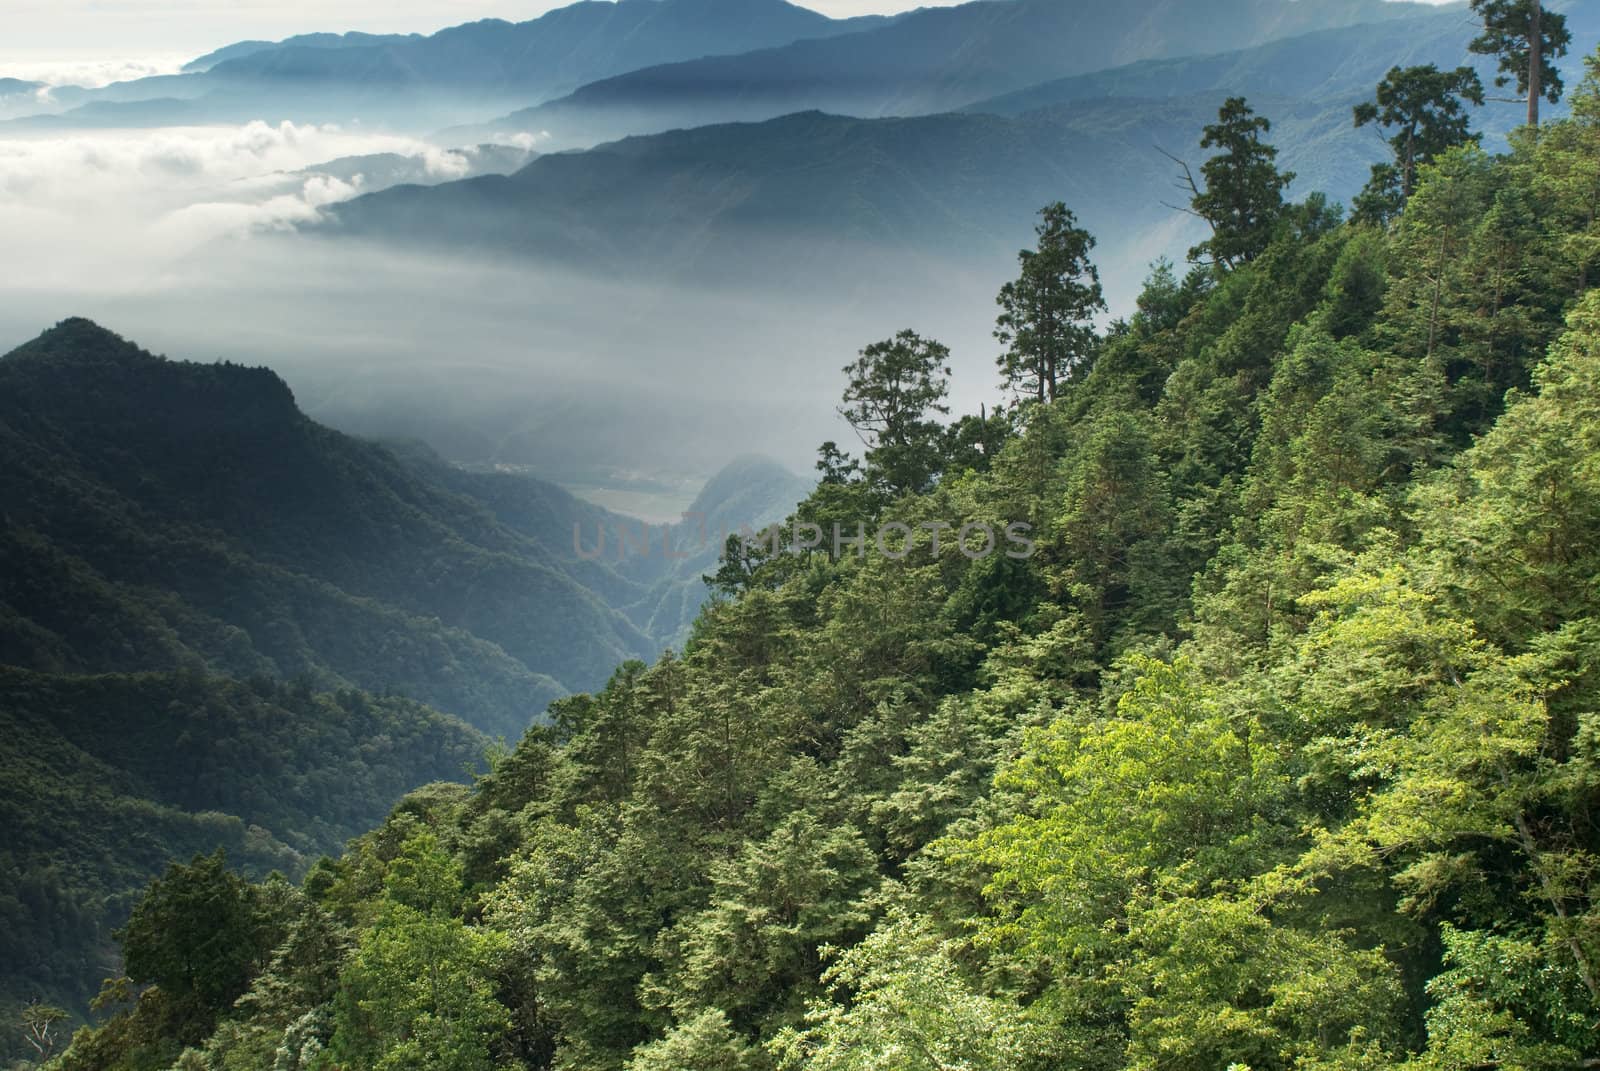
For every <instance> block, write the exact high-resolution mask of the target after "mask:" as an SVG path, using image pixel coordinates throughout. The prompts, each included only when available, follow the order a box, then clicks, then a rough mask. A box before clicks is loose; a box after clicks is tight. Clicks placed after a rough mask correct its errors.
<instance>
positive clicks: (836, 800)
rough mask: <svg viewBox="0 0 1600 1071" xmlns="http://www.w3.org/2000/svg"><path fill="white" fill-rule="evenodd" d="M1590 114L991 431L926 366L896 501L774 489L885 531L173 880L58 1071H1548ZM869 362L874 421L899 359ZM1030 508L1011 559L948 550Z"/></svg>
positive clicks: (1582, 1028) (1168, 300) (1578, 743)
mask: <svg viewBox="0 0 1600 1071" xmlns="http://www.w3.org/2000/svg"><path fill="white" fill-rule="evenodd" d="M1575 95H1576V94H1575ZM1580 100H1581V101H1582V104H1581V106H1579V105H1578V102H1575V106H1574V108H1573V115H1574V118H1572V119H1569V120H1557V121H1551V122H1549V123H1547V124H1545V126H1544V129H1543V130H1542V131H1541V132H1540V134H1539V136H1538V137H1537V138H1535V137H1521V138H1518V139H1516V141H1515V144H1514V145H1512V146H1511V147H1510V151H1509V153H1508V154H1506V155H1501V156H1491V155H1489V154H1485V153H1482V152H1478V151H1474V150H1471V149H1468V150H1465V151H1462V152H1460V153H1457V154H1452V156H1451V157H1449V158H1448V159H1446V160H1444V161H1442V162H1441V164H1440V166H1438V167H1434V168H1426V169H1424V170H1423V173H1422V177H1421V185H1420V187H1419V188H1418V190H1417V191H1416V192H1415V194H1414V195H1413V197H1412V198H1411V199H1410V201H1409V204H1408V205H1407V207H1406V208H1405V210H1404V212H1403V213H1402V214H1401V215H1400V216H1399V218H1397V219H1395V220H1393V221H1392V222H1391V223H1390V224H1389V225H1388V226H1384V227H1376V226H1372V225H1370V224H1368V223H1366V222H1364V221H1363V222H1358V223H1349V222H1339V221H1337V220H1334V219H1332V218H1330V217H1329V216H1327V215H1325V214H1311V213H1293V214H1291V216H1290V218H1288V219H1287V220H1285V221H1284V222H1285V224H1286V225H1285V226H1282V227H1278V228H1274V229H1273V232H1272V233H1271V234H1270V235H1267V236H1264V237H1265V238H1266V240H1265V242H1264V244H1263V245H1262V246H1261V247H1260V248H1258V249H1257V250H1256V251H1255V253H1254V255H1252V256H1242V257H1241V258H1240V259H1239V260H1238V261H1237V262H1236V263H1234V264H1233V265H1228V266H1219V267H1217V268H1215V269H1213V270H1197V271H1194V272H1190V273H1183V274H1181V275H1180V274H1179V273H1177V272H1174V271H1163V272H1158V273H1155V274H1154V275H1153V277H1152V279H1151V281H1150V285H1149V286H1148V287H1147V288H1146V289H1145V291H1144V292H1143V293H1142V294H1141V295H1140V300H1139V301H1138V303H1137V306H1136V311H1135V312H1132V313H1130V314H1129V315H1128V316H1127V317H1126V318H1125V319H1123V320H1122V321H1120V322H1118V323H1117V324H1116V325H1115V326H1114V327H1112V328H1111V329H1109V330H1106V331H1105V332H1104V333H1103V334H1100V335H1099V337H1098V339H1097V344H1096V345H1094V346H1091V347H1086V349H1087V353H1086V354H1085V355H1084V358H1083V362H1082V363H1081V364H1079V365H1077V366H1076V367H1074V368H1072V369H1071V370H1070V371H1068V372H1063V373H1061V374H1060V375H1059V376H1057V374H1056V371H1055V370H1053V369H1051V368H1050V367H1049V365H1048V363H1047V362H1044V361H1041V362H1040V366H1038V368H1037V371H1036V373H1035V374H1037V375H1038V376H1039V378H1040V380H1041V384H1040V385H1041V388H1042V387H1043V385H1044V383H1043V381H1045V380H1048V381H1049V383H1050V384H1051V385H1052V387H1053V389H1054V396H1053V397H1048V396H1047V398H1046V399H1042V400H1038V401H1036V402H1030V403H1029V404H1027V405H1025V406H1021V407H1017V408H1016V409H1008V410H1006V411H1004V412H1003V413H1002V414H1001V415H999V416H998V418H996V417H995V416H994V415H993V414H994V411H993V410H990V411H989V412H988V413H985V411H984V410H981V409H978V408H977V406H973V407H971V408H965V407H964V411H965V414H966V417H967V418H969V419H966V420H964V421H963V425H962V426H963V427H964V428H966V429H971V430H973V431H975V432H979V431H980V428H981V429H982V430H981V432H980V433H979V434H978V435H977V436H976V438H977V439H979V440H980V441H981V443H982V448H981V449H976V448H975V446H976V445H977V444H976V443H975V442H974V441H973V439H964V438H962V437H959V436H958V437H954V438H947V437H944V436H942V435H937V434H934V433H933V432H932V431H931V429H928V428H927V427H926V425H924V424H923V421H924V420H927V419H928V418H929V417H930V416H931V413H930V410H929V408H928V406H929V404H930V403H931V400H932V399H931V398H928V397H927V396H926V395H924V398H923V399H919V400H918V401H917V402H914V403H911V404H910V406H909V412H907V411H906V409H904V408H900V409H898V411H895V412H890V411H888V410H889V407H888V406H886V407H884V410H880V412H881V414H882V416H883V417H884V422H885V423H886V424H889V423H890V422H892V423H893V425H894V434H896V435H897V436H904V437H905V438H903V439H902V442H904V441H906V440H907V439H909V440H910V441H911V442H912V443H914V444H915V445H916V446H917V447H918V448H919V451H925V453H921V455H920V456H924V457H926V458H927V463H928V465H929V467H930V469H931V471H932V473H933V474H936V476H937V478H936V479H935V480H932V481H930V483H931V486H927V487H926V488H923V489H921V490H919V489H917V488H914V487H913V488H903V487H902V488H896V484H895V482H894V481H896V479H897V474H896V470H897V469H900V465H899V457H901V456H903V455H900V454H899V453H898V451H894V450H873V451H872V452H871V453H869V454H868V455H867V456H866V457H865V458H864V459H862V461H863V466H864V470H863V471H859V472H838V473H836V475H835V476H834V477H833V478H831V479H830V480H829V481H828V482H827V483H826V484H822V485H819V486H818V487H817V488H816V490H815V492H814V493H813V495H812V496H810V497H809V498H808V500H807V501H806V502H805V503H804V504H802V506H801V510H800V511H801V513H802V514H803V515H805V516H807V517H812V518H815V519H816V520H818V521H819V522H820V521H824V520H831V519H837V520H838V521H843V522H845V523H846V524H849V523H850V520H851V519H855V518H859V519H860V523H862V524H863V526H864V527H865V528H866V529H867V530H868V531H871V530H872V529H873V528H875V527H876V528H878V529H879V530H880V531H881V532H884V533H886V534H887V533H888V532H889V531H890V526H891V525H894V524H900V525H905V526H907V527H908V528H909V526H910V525H912V524H917V525H919V526H920V527H921V528H922V529H924V531H923V532H922V533H921V534H919V535H918V536H917V538H916V539H915V542H914V544H912V545H909V546H907V545H904V544H902V543H901V541H900V540H899V539H893V538H892V537H891V538H892V543H893V545H894V548H895V549H893V550H891V549H889V547H890V545H891V544H889V543H879V541H878V540H877V539H873V540H871V541H870V543H869V544H868V547H870V546H871V544H878V546H880V547H882V548H883V549H882V550H881V551H880V550H878V549H868V547H863V548H862V550H861V552H860V553H856V552H847V553H842V554H841V553H838V552H836V551H832V550H831V548H830V549H823V548H812V549H809V550H807V549H806V548H804V547H801V546H795V547H793V548H792V550H793V553H790V554H779V555H774V556H772V557H770V558H768V559H766V560H764V561H759V562H756V563H754V567H753V568H751V569H750V570H749V571H748V572H747V573H745V574H744V575H743V576H742V577H739V578H734V577H732V576H730V577H729V578H728V579H729V581H730V587H732V588H734V589H736V590H735V591H733V592H731V593H730V595H729V596H728V597H727V598H725V599H721V600H719V601H717V602H716V603H715V604H713V606H712V607H711V608H710V609H708V611H707V612H706V613H704V614H703V615H702V617H701V618H700V620H699V621H698V622H697V623H696V627H695V634H694V643H693V644H692V645H691V646H690V647H689V648H688V649H687V650H686V651H685V652H684V653H683V654H682V655H681V656H674V657H662V658H661V659H659V660H657V661H656V662H655V664H654V665H651V666H645V665H642V664H637V663H636V664H631V665H627V666H623V667H620V668H619V670H618V672H617V673H616V674H615V675H614V676H613V677H612V678H611V679H610V680H609V681H608V682H607V684H606V687H605V688H604V689H603V690H602V691H601V692H599V693H596V694H593V695H585V696H574V697H572V698H570V699H569V700H567V701H565V702H564V703H563V704H562V705H561V706H560V708H559V709H558V710H557V711H555V716H554V718H553V720H552V721H551V723H550V724H548V725H540V726H537V727H535V728H533V729H532V730H530V731H529V732H528V733H527V734H526V735H525V736H524V738H523V739H522V740H521V741H520V742H519V744H518V745H517V746H516V748H515V750H514V751H512V752H510V753H509V754H503V755H500V756H498V758H497V761H496V762H495V764H494V768H493V770H492V772H490V773H489V774H487V775H486V776H484V777H483V778H481V779H479V780H478V781H477V783H476V784H475V785H474V786H473V788H471V789H451V790H442V789H431V790H428V791H425V792H421V793H418V794H415V795H413V796H411V797H409V798H407V799H406V800H405V801H403V803H402V804H401V805H399V806H398V807H397V808H396V810H395V812H394V813H393V814H392V815H391V817H390V818H388V819H386V820H385V821H384V822H382V823H381V824H380V825H378V826H376V827H375V828H373V829H372V830H371V831H370V832H369V833H367V834H365V835H363V836H362V837H360V838H358V839H357V840H355V841H353V842H352V843H351V844H350V845H349V847H348V849H347V850H346V852H345V853H344V854H343V856H342V857H341V858H340V859H338V860H334V861H330V862H329V863H327V864H326V865H323V866H320V867H318V868H317V869H316V870H315V872H314V873H313V875H312V877H311V879H310V880H308V881H307V882H306V883H305V884H304V887H303V888H302V889H301V890H300V891H299V893H298V894H291V893H289V892H288V891H287V890H283V889H281V887H280V886H276V885H272V884H267V885H258V886H255V887H254V888H253V890H246V889H240V888H238V887H237V886H233V885H230V884H229V883H227V882H225V881H219V880H218V878H217V877H216V876H215V875H214V874H211V873H209V872H207V871H206V869H205V868H195V867H189V868H176V869H174V870H172V871H170V872H169V873H168V874H167V875H166V876H165V877H164V878H163V880H162V883H161V885H160V886H158V887H155V888H153V889H152V891H151V893H150V894H149V896H148V899H147V900H146V901H145V902H144V906H142V907H141V910H140V912H139V915H138V917H139V920H140V922H141V923H142V924H141V925H138V926H136V927H133V932H131V933H130V935H129V938H128V940H127V942H126V947H127V948H128V950H129V952H130V956H129V961H130V963H129V965H130V973H131V974H132V976H133V978H132V981H133V982H134V983H135V984H136V985H139V986H142V985H144V984H146V983H153V985H151V987H150V988H148V989H144V990H143V992H142V993H139V992H136V991H134V990H133V989H132V987H130V991H129V992H128V993H127V994H125V996H126V999H124V1000H121V1001H119V1002H118V1003H117V1005H116V1007H115V1009H108V1013H107V1017H106V1018H105V1020H104V1021H103V1023H102V1024H100V1025H98V1026H97V1028H96V1029H93V1030H88V1031H84V1032H83V1033H81V1034H80V1035H79V1036H78V1037H77V1038H76V1039H75V1040H74V1041H73V1043H72V1050H71V1052H69V1053H68V1054H67V1057H66V1058H65V1059H64V1060H63V1061H62V1066H63V1067H65V1068H70V1069H71V1071H102V1069H104V1071H119V1069H123V1068H173V1067H177V1068H264V1067H273V1066H275V1067H278V1068H281V1069H287V1068H307V1067H321V1066H337V1067H339V1068H345V1069H349V1071H374V1069H391V1068H407V1069H410V1068H427V1069H430V1071H435V1069H437V1071H486V1069H488V1068H527V1069H540V1071H543V1069H551V1068H560V1069H563V1071H578V1069H583V1071H704V1069H718V1071H758V1069H773V1068H776V1069H781V1071H926V1069H933V1068H946V1069H953V1068H966V1069H979V1068H982V1069H984V1071H1039V1069H1043V1068H1072V1069H1075V1071H1076V1069H1081V1071H1155V1069H1160V1071H1218V1069H1222V1068H1230V1067H1232V1068H1241V1069H1242V1068H1246V1067H1248V1068H1254V1069H1257V1071H1312V1069H1320V1071H1334V1069H1339V1071H1357V1069H1376V1068H1394V1069H1405V1071H1445V1069H1450V1071H1465V1069H1484V1071H1488V1069H1500V1068H1504V1069H1507V1071H1509V1069H1511V1068H1519V1069H1528V1071H1532V1069H1539V1071H1580V1069H1582V1068H1584V1067H1585V1066H1586V1065H1589V1064H1591V1063H1592V1060H1593V1055H1592V1054H1593V1053H1594V1052H1595V1051H1596V1050H1595V1038H1596V1036H1597V1034H1600V944H1597V941H1596V934H1597V929H1600V869H1597V867H1596V865H1595V861H1596V860H1597V859H1600V826H1597V825H1596V823H1595V822H1594V811H1595V803H1596V789H1597V786H1600V718H1597V716H1596V713H1595V712H1596V711H1600V541H1597V540H1596V539H1595V538H1594V532H1595V531H1596V528H1597V526H1600V290H1597V289H1596V288H1595V286H1594V285H1593V284H1594V281H1595V280H1596V279H1597V278H1600V247H1597V245H1596V243H1595V242H1594V241H1593V237H1594V234H1595V229H1594V223H1595V186H1594V182H1593V179H1594V176H1596V175H1597V174H1600V84H1597V82H1596V81H1591V82H1590V83H1589V84H1588V85H1587V86H1586V87H1585V89H1584V90H1583V94H1582V96H1581V98H1580ZM1228 226H1229V224H1226V223H1225V224H1224V227H1225V228H1226V227H1228ZM1225 233H1226V232H1225ZM1441 251H1442V252H1441ZM1147 252H1148V253H1153V252H1154V250H1148V251H1147ZM985 312H986V313H987V315H984V316H982V317H981V318H980V319H979V321H978V323H977V324H976V329H977V330H978V331H984V330H986V329H988V327H989V325H990V324H991V323H992V315H993V313H992V309H990V310H985ZM1022 315H1023V316H1024V317H1026V322H1027V323H1028V324H1029V325H1030V326H1031V327H1032V328H1034V329H1040V330H1042V329H1048V327H1049V326H1050V325H1049V324H1048V320H1049V319H1050V318H1051V317H1053V316H1054V315H1055V309H1054V308H1053V307H1049V306H1048V305H1047V306H1046V307H1043V308H1037V309H1034V310H1030V311H1028V312H1026V313H1023V314H1022ZM1023 344H1024V345H1029V344H1030V343H1029V342H1024V343H1023ZM1036 356H1037V354H1036ZM860 367H861V369H862V373H861V378H862V379H864V380H865V385H866V386H867V388H868V389H867V390H863V391H860V392H859V394H862V395H866V397H867V403H866V404H869V405H870V404H872V401H873V400H876V399H881V398H883V397H884V396H885V395H889V394H891V392H897V391H899V389H900V388H902V387H903V386H904V383H905V379H904V376H905V373H904V367H905V366H904V363H903V362H900V361H898V360H896V359H895V357H893V356H891V357H890V358H889V359H887V360H884V361H882V362H881V363H875V362H873V361H872V360H870V359H869V360H868V361H865V362H863V364H862V365H861V366H860ZM933 375H934V376H940V373H933ZM845 380H846V376H844V375H839V374H837V373H835V374H834V375H833V376H831V377H830V382H831V383H832V384H833V385H834V389H835V390H838V389H839V388H841V387H843V386H844V383H845ZM852 393H857V392H852ZM919 393H921V392H919ZM905 397H906V395H905V393H904V392H903V391H899V393H897V394H895V396H894V402H892V403H891V405H894V404H895V403H900V402H903V401H904V399H905ZM998 400H999V399H998V398H996V397H995V396H994V395H991V396H990V397H989V401H990V402H991V404H992V403H993V402H995V401H998ZM886 434H888V432H886ZM901 471H904V470H903V469H902V470H901ZM1024 519H1026V522H1027V523H1029V524H1031V525H1033V526H1034V535H1035V537H1036V540H1035V541H1034V542H1030V543H1029V544H1028V545H1027V546H1026V547H1023V548H1019V549H1017V550H1015V551H1011V552H1008V553H1005V554H1002V553H999V552H998V548H996V547H994V546H992V545H991V546H990V547H988V548H987V550H985V549H984V547H983V545H982V543H981V542H980V543H979V545H978V547H977V548H973V547H972V546H971V544H970V542H969V541H968V540H966V539H963V538H960V537H959V536H958V537H957V538H950V537H949V534H948V531H947V529H949V528H955V529H957V532H958V533H959V532H960V531H961V529H962V528H969V527H970V528H974V529H981V528H983V527H989V528H990V530H991V533H992V532H993V530H994V528H996V527H998V526H1000V525H1003V524H1005V523H1006V521H1007V520H1013V521H1016V522H1022V521H1023V520H1024ZM929 528H932V529H935V530H936V531H937V530H946V535H945V537H944V538H942V539H941V538H939V537H938V535H937V534H936V531H928V530H927V529H929ZM180 894H182V895H180ZM208 894H209V895H208ZM218 903H221V904H223V905H226V906H233V907H235V908H236V910H235V911H233V912H232V913H229V914H222V913H220V912H218V911H217V910H216V905H217V904H218ZM240 931H244V932H246V933H263V934H265V935H267V936H266V937H265V938H257V941H256V943H255V944H254V945H251V944H246V945H245V948H246V950H249V949H251V948H252V947H254V948H258V949H260V951H259V952H258V954H256V955H254V956H251V957H243V956H240V954H239V950H240V944H241V942H240V941H239V940H237V939H235V940H233V941H229V940H227V939H226V938H228V937H229V936H230V935H235V934H238V933H240ZM274 946H275V947H276V952H274V953H272V954H268V953H267V952H266V951H265V950H266V949H267V948H270V947H274ZM134 951H139V952H141V953H142V954H141V955H140V956H139V957H138V959H139V962H138V963H135V962H134V958H135V957H133V956H132V953H133V952H134ZM185 953H187V955H186V954H185ZM224 969H226V970H224ZM197 975H198V976H199V977H203V978H205V979H207V980H208V981H212V980H216V981H215V982H214V984H211V985H208V986H206V987H205V988H203V989H202V988H201V987H200V986H198V985H197V984H196V983H195V981H194V978H195V977H196V976H197ZM185 998H187V999H185ZM275 1054H276V1055H275ZM280 1056H281V1058H279V1057H280Z"/></svg>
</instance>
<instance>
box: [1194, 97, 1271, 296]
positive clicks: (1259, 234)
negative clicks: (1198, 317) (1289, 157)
mask: <svg viewBox="0 0 1600 1071" xmlns="http://www.w3.org/2000/svg"><path fill="white" fill-rule="evenodd" d="M1271 129H1272V123H1271V122H1269V121H1268V120H1267V118H1266V117H1265V116H1261V115H1257V114H1256V113H1255V112H1254V110H1252V109H1251V107H1250V105H1249V104H1248V103H1246V102H1245V99H1244V98H1243V97H1229V98H1228V99H1227V100H1226V101H1225V102H1224V103H1223V105H1222V108H1221V109H1220V110H1219V111H1218V113H1217V121H1216V122H1215V123H1212V124H1211V125H1210V126H1207V127H1206V129H1205V136H1204V137H1203V138H1202V139H1201V141H1200V147H1201V148H1203V149H1218V150H1220V151H1219V152H1218V153H1217V154H1216V155H1215V156H1213V157H1211V159H1209V160H1207V161H1206V162H1205V163H1204V164H1202V165H1201V167H1200V174H1201V176H1202V177H1203V178H1204V179H1205V188H1204V189H1203V190H1202V189H1201V188H1200V187H1199V185H1198V184H1197V183H1196V182H1195V181H1194V177H1193V175H1191V174H1190V173H1189V170H1188V168H1187V167H1185V168H1184V182H1185V184H1186V185H1187V186H1188V188H1189V190H1190V192H1191V193H1192V194H1193V197H1192V199H1191V200H1190V202H1189V205H1190V209H1191V211H1193V212H1194V214H1195V215H1197V216H1199V217H1200V218H1201V219H1203V220H1205V221H1206V222H1207V223H1208V224H1210V226H1211V237H1210V238H1209V239H1207V240H1206V241H1204V242H1201V243H1200V244H1199V245H1197V246H1195V247H1194V248H1193V249H1191V250H1190V251H1189V257H1190V259H1191V260H1196V261H1202V260H1203V261H1209V262H1211V263H1212V264H1215V265H1218V266H1220V267H1223V268H1228V269H1232V268H1236V267H1238V266H1239V265H1241V264H1245V263H1248V262H1249V261H1251V260H1254V259H1255V258H1256V257H1257V256H1259V255H1260V253H1261V252H1262V250H1264V249H1266V248H1267V243H1268V242H1270V241H1271V240H1272V232H1273V229H1274V228H1275V227H1276V226H1277V223H1278V220H1279V219H1280V218H1281V217H1282V216H1283V210H1284V203H1283V191H1284V189H1285V188H1287V187H1288V185H1289V183H1291V182H1293V181H1294V175H1293V173H1291V172H1287V171H1279V170H1278V167H1277V162H1276V161H1277V158H1278V150H1277V148H1276V147H1274V146H1272V145H1269V144H1267V142H1265V141H1264V140H1262V137H1263V135H1265V134H1266V133H1267V132H1269V131H1270V130H1271Z"/></svg>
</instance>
